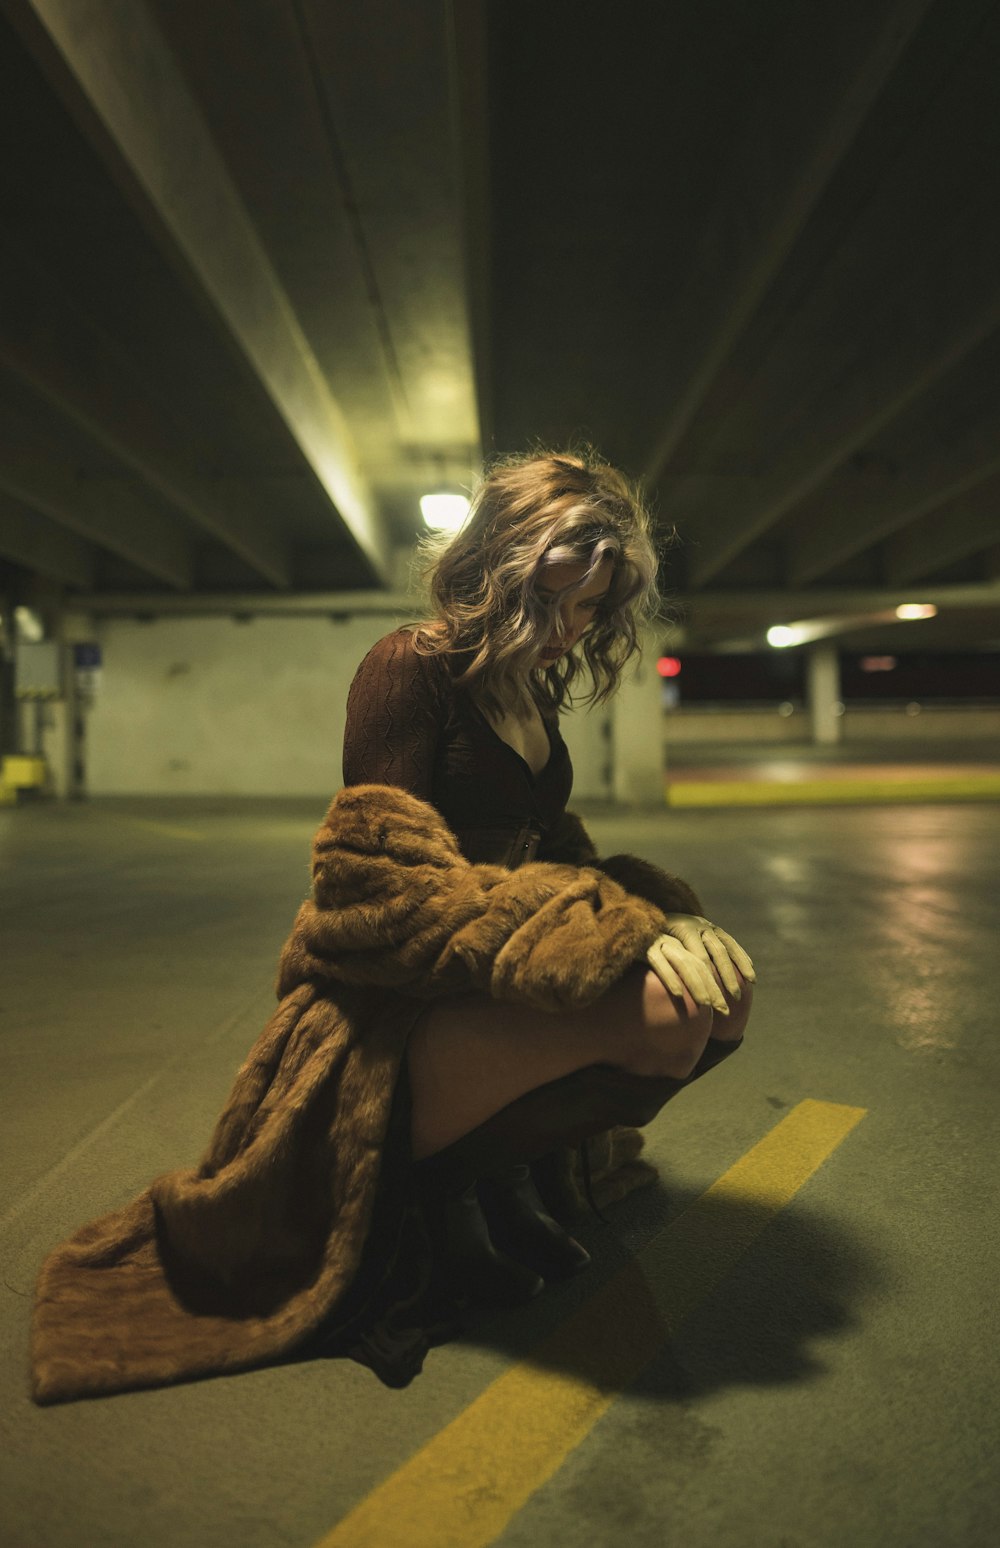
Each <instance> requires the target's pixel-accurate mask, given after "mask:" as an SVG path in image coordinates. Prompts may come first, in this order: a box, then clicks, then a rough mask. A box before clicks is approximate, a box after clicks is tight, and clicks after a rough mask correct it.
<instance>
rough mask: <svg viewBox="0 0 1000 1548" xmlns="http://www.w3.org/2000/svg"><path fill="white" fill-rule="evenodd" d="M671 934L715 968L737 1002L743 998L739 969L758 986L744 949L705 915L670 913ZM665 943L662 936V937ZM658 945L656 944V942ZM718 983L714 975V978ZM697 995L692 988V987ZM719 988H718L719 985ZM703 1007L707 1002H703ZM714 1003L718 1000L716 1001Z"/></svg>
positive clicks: (710, 966)
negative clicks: (737, 972) (738, 976)
mask: <svg viewBox="0 0 1000 1548" xmlns="http://www.w3.org/2000/svg"><path fill="white" fill-rule="evenodd" d="M667 932H668V934H669V935H670V936H672V937H673V939H674V940H677V941H680V943H681V945H682V946H685V947H686V948H687V950H688V951H689V952H690V953H691V954H692V956H694V957H697V958H698V960H699V962H701V963H703V964H705V966H706V967H707V968H709V969H711V968H712V967H713V966H714V967H715V969H716V971H717V972H718V975H719V977H720V978H721V979H722V982H723V984H724V986H725V988H726V989H727V990H728V992H729V993H730V994H731V995H732V997H733V999H734V1000H738V999H740V998H741V991H740V982H739V979H738V978H737V976H736V972H735V969H736V968H739V970H740V972H741V973H742V974H743V977H744V978H745V979H746V980H747V982H748V983H751V984H752V983H756V980H757V975H756V973H755V972H754V966H753V963H752V962H751V960H750V958H749V957H748V956H747V954H746V952H745V951H744V950H743V947H742V946H741V945H740V944H739V942H738V941H735V940H734V939H733V937H732V936H731V935H729V934H728V932H727V931H725V930H720V929H719V927H718V926H717V925H714V924H713V923H712V921H711V920H710V919H705V918H704V917H703V916H702V915H701V914H668V915H667ZM660 939H661V940H662V936H661V937H660ZM653 944H654V945H655V944H656V942H654V943H653ZM710 976H712V975H711V974H710ZM712 981H713V983H714V982H715V979H714V976H713V977H712ZM688 987H689V989H691V993H692V994H694V990H693V988H691V985H690V984H689V985H688ZM716 987H718V986H717V985H716ZM700 1003H701V1004H705V1003H707V1002H706V1001H704V1000H702V1001H701V1002H700ZM712 1003H713V1004H714V1001H713V1002H712Z"/></svg>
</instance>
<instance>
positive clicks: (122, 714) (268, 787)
mask: <svg viewBox="0 0 1000 1548" xmlns="http://www.w3.org/2000/svg"><path fill="white" fill-rule="evenodd" d="M403 621H404V618H403V616H402V615H401V616H400V617H399V618H398V619H393V618H392V617H387V616H385V615H384V614H383V615H380V616H371V615H364V614H357V615H355V616H354V617H352V618H349V619H346V620H342V621H340V622H333V621H331V620H330V619H328V618H316V617H312V618H308V617H307V618H294V617H268V616H267V615H264V614H261V615H258V616H256V617H255V618H254V619H253V620H252V621H250V622H247V623H238V622H235V621H234V620H233V619H231V618H159V619H154V620H151V621H149V622H139V621H137V620H134V619H125V618H121V619H105V620H104V621H103V622H102V624H101V627H100V630H99V631H98V635H99V638H100V642H101V645H102V650H103V668H102V672H101V685H100V689H99V691H98V693H97V695H96V697H95V701H94V704H93V706H92V707H91V709H90V710H89V712H88V726H87V751H86V763H87V780H86V783H87V789H88V790H89V792H90V793H91V794H93V795H209V794H212V795H215V794H218V795H307V796H315V795H330V794H332V793H333V792H334V791H335V790H337V789H339V787H340V783H341V756H342V750H343V740H344V712H345V703H346V699H347V690H348V688H349V686H350V683H351V679H352V677H353V676H354V673H355V671H356V670H357V667H358V664H359V663H360V661H361V659H362V657H363V656H364V655H365V653H366V651H367V650H369V649H370V647H371V646H372V645H374V643H375V641H376V640H378V639H380V638H381V637H382V635H383V634H388V633H389V632H390V630H392V629H393V628H395V627H396V623H397V622H403Z"/></svg>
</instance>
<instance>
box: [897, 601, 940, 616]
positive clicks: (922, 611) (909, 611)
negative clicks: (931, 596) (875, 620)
mask: <svg viewBox="0 0 1000 1548" xmlns="http://www.w3.org/2000/svg"><path fill="white" fill-rule="evenodd" d="M936 613H937V608H936V607H935V606H934V603H933V602H904V603H903V604H902V606H901V607H897V609H896V617H897V618H933V617H934V616H935V615H936Z"/></svg>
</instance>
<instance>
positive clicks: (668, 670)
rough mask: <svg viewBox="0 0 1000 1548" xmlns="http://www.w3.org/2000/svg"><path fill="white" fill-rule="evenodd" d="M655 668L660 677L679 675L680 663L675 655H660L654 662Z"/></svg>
mask: <svg viewBox="0 0 1000 1548" xmlns="http://www.w3.org/2000/svg"><path fill="white" fill-rule="evenodd" d="M656 670H657V671H658V672H659V674H660V676H661V677H678V676H680V670H681V663H680V660H679V658H678V657H677V656H661V657H660V659H659V661H658V662H657V663H656Z"/></svg>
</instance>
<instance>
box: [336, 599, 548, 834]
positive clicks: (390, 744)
mask: <svg viewBox="0 0 1000 1548" xmlns="http://www.w3.org/2000/svg"><path fill="white" fill-rule="evenodd" d="M543 719H544V721H545V726H546V730H547V731H548V735H549V748H550V752H549V760H548V762H547V763H546V765H545V767H544V768H543V769H542V770H541V771H540V772H539V773H538V774H537V775H534V774H532V772H531V769H530V768H529V767H528V764H527V763H526V762H525V760H524V759H523V758H522V757H521V755H520V753H518V752H515V750H514V748H513V747H511V746H510V745H509V743H507V742H505V741H504V740H503V738H502V737H501V736H499V735H498V734H497V732H496V731H495V730H494V729H493V727H492V726H491V725H490V723H489V721H488V720H487V718H486V716H485V715H484V714H483V712H482V710H481V709H480V708H479V707H478V705H477V704H476V703H475V702H474V700H473V698H472V696H471V694H469V693H468V692H467V690H465V689H461V688H456V687H455V686H454V683H453V681H452V674H451V671H450V669H449V665H448V658H447V657H445V656H423V655H419V654H418V653H417V651H416V650H415V649H414V647H413V639H412V635H411V634H410V633H409V631H407V630H406V629H397V630H395V631H394V632H393V633H392V634H387V635H386V636H385V637H384V638H383V639H381V640H379V642H378V644H377V645H375V646H373V647H372V649H371V650H370V651H369V652H368V654H367V656H366V657H365V659H364V660H363V661H362V663H361V665H360V667H359V668H358V671H357V673H356V675H355V678H354V681H353V683H352V684H351V689H350V692H349V694H348V698H347V729H346V733H345V736H344V783H345V785H361V784H379V785H401V786H402V787H403V789H405V790H409V791H411V792H412V794H413V795H416V796H420V797H421V798H422V799H423V800H425V801H429V802H430V803H431V804H432V805H433V806H434V807H436V808H437V810H438V811H439V812H440V813H441V815H442V817H443V818H444V819H445V821H446V822H447V823H448V825H449V827H451V828H452V829H453V831H454V832H455V833H456V834H457V835H458V839H459V843H460V844H461V847H462V851H463V853H464V854H465V855H466V857H467V858H468V859H470V860H474V861H476V860H501V859H503V860H506V863H516V861H517V859H529V858H531V857H532V855H533V853H534V850H535V848H537V840H538V839H540V838H544V836H545V834H546V832H547V831H548V830H549V829H550V828H551V827H552V826H553V824H554V823H555V822H556V821H557V820H558V818H559V817H560V816H561V815H562V813H563V811H564V810H565V807H566V803H567V801H568V800H569V795H570V790H571V789H572V785H573V766H572V764H571V762H570V757H569V750H568V748H567V746H566V744H565V742H564V741H563V739H562V736H561V734H560V731H559V721H558V717H556V716H554V715H551V716H550V715H543ZM533 837H534V842H532V838H533Z"/></svg>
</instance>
